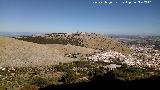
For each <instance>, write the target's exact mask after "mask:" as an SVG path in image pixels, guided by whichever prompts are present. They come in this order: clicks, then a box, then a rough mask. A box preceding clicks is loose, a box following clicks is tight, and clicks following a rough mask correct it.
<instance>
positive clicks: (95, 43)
mask: <svg viewBox="0 0 160 90" xmlns="http://www.w3.org/2000/svg"><path fill="white" fill-rule="evenodd" d="M17 39H19V40H24V41H29V42H34V43H38V44H63V45H67V44H71V45H76V46H81V47H87V48H92V49H96V50H102V51H108V50H114V51H118V52H121V53H124V54H127V53H130V49H129V48H128V47H127V46H126V45H124V44H123V43H120V42H118V41H116V40H113V39H111V38H106V37H104V36H102V35H98V34H94V33H72V34H68V33H51V34H45V35H44V36H32V37H30V36H27V37H20V38H17Z"/></svg>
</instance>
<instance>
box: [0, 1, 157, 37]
mask: <svg viewBox="0 0 160 90" xmlns="http://www.w3.org/2000/svg"><path fill="white" fill-rule="evenodd" d="M93 1H102V2H104V1H112V2H116V1H117V2H122V1H124V2H125V1H127V0H0V32H76V31H82V32H106V33H115V34H158V35H160V0H150V1H152V2H151V3H150V4H138V3H137V4H131V5H127V4H122V5H121V4H120V3H118V4H112V5H108V4H104V3H103V4H93V3H92V2H93ZM128 1H145V0H128Z"/></svg>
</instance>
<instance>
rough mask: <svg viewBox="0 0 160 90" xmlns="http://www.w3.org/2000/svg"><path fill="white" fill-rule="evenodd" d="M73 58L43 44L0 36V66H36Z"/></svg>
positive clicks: (67, 60)
mask: <svg viewBox="0 0 160 90" xmlns="http://www.w3.org/2000/svg"><path fill="white" fill-rule="evenodd" d="M73 60H75V59H72V58H67V57H64V56H62V55H61V54H60V52H58V50H56V49H50V47H48V46H45V45H40V44H36V43H32V42H26V41H21V40H16V39H13V38H9V37H0V66H16V67H29V66H31V67H36V66H46V65H54V64H57V63H59V62H69V61H73Z"/></svg>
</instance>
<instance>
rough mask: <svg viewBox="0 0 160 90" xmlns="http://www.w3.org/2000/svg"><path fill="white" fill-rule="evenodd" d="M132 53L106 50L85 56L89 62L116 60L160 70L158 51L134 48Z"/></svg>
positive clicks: (159, 54) (110, 61)
mask: <svg viewBox="0 0 160 90" xmlns="http://www.w3.org/2000/svg"><path fill="white" fill-rule="evenodd" d="M132 50H134V53H132V54H128V55H124V54H122V53H119V52H116V51H108V52H105V53H99V54H95V55H92V56H89V57H86V59H87V60H89V61H91V62H98V61H103V62H107V63H113V62H114V61H117V62H119V63H121V64H127V65H130V66H136V67H140V68H144V67H148V68H152V69H156V70H157V69H159V70H160V53H159V51H157V50H154V49H150V48H142V47H139V48H134V49H133V47H132Z"/></svg>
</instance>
